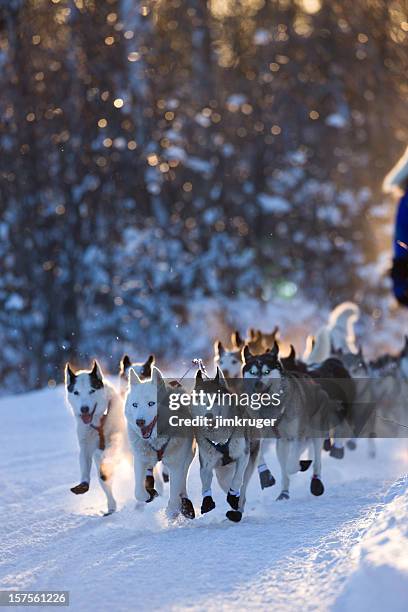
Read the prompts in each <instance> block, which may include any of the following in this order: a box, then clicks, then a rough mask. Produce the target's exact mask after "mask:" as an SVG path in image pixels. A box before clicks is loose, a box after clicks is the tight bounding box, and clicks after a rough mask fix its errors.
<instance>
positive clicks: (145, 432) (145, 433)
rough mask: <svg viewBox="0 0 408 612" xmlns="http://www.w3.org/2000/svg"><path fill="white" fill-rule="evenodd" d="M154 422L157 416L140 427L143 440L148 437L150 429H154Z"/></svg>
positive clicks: (150, 432) (150, 433)
mask: <svg viewBox="0 0 408 612" xmlns="http://www.w3.org/2000/svg"><path fill="white" fill-rule="evenodd" d="M156 422H157V416H155V417H154V419H153V421H151V423H149V425H146V426H143V427H141V428H140V431H141V432H142V437H143V438H144V439H145V440H146V439H147V438H150V436H151V435H152V431H153V429H154V426H155V425H156Z"/></svg>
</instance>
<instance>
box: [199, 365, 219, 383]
mask: <svg viewBox="0 0 408 612" xmlns="http://www.w3.org/2000/svg"><path fill="white" fill-rule="evenodd" d="M217 369H218V368H217ZM195 379H196V382H197V380H203V373H202V371H201V370H197V372H196V375H195Z"/></svg>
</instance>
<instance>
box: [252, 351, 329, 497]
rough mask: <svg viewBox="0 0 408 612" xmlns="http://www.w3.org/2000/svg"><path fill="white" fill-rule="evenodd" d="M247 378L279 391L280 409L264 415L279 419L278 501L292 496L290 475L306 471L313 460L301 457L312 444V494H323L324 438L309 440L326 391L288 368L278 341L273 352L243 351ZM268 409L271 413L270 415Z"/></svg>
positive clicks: (266, 389)
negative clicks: (279, 491) (285, 366)
mask: <svg viewBox="0 0 408 612" xmlns="http://www.w3.org/2000/svg"><path fill="white" fill-rule="evenodd" d="M243 356H244V367H243V377H244V379H256V385H257V386H256V387H255V388H256V389H257V390H260V391H262V392H263V393H279V395H280V396H281V402H280V406H279V408H278V409H277V408H271V409H268V411H267V410H265V411H264V414H263V416H270V417H271V418H274V419H276V431H275V433H276V437H277V440H276V452H277V455H278V460H279V464H280V468H281V473H282V490H281V493H280V495H279V496H278V498H277V499H278V500H282V499H289V482H290V475H291V474H295V473H296V472H299V471H301V472H303V471H306V470H307V469H308V468H309V466H310V465H311V463H312V461H310V460H301V459H300V456H301V454H302V452H303V451H304V450H306V448H307V447H308V446H309V445H310V444H311V445H312V448H313V476H312V480H311V484H310V490H311V493H312V494H313V495H322V493H323V492H324V486H323V483H322V481H321V452H322V446H323V438H320V437H313V438H310V439H308V438H307V432H308V431H310V425H311V423H312V420H313V419H315V418H316V416H315V415H317V414H319V413H320V409H323V412H325V408H326V406H327V404H328V396H327V394H326V393H325V392H324V391H323V390H322V389H321V388H320V387H319V385H316V384H314V383H312V384H310V385H307V384H305V383H304V377H306V376H307V374H302V375H301V376H299V375H298V374H297V373H295V372H289V371H285V370H284V369H283V367H282V364H281V362H280V360H279V347H278V344H277V343H276V342H275V344H274V347H273V348H272V350H271V351H268V352H267V353H264V354H263V355H252V354H251V352H250V350H249V349H248V347H247V346H245V348H244V351H243ZM269 411H271V412H272V413H271V414H269Z"/></svg>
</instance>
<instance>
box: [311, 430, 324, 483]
mask: <svg viewBox="0 0 408 612" xmlns="http://www.w3.org/2000/svg"><path fill="white" fill-rule="evenodd" d="M322 448H323V440H322V438H313V451H314V457H313V459H314V460H313V476H312V482H311V483H310V491H311V493H313V495H323V493H324V486H323V483H322V481H321V480H320V478H321V474H322Z"/></svg>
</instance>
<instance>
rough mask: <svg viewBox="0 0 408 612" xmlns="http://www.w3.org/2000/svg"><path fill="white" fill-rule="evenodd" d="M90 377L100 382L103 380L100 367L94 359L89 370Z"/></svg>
mask: <svg viewBox="0 0 408 612" xmlns="http://www.w3.org/2000/svg"><path fill="white" fill-rule="evenodd" d="M91 376H92V378H96V379H97V380H102V378H103V376H102V370H101V366H100V365H99V363H98V362H97V361H96V359H94V362H93V366H92V370H91Z"/></svg>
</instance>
